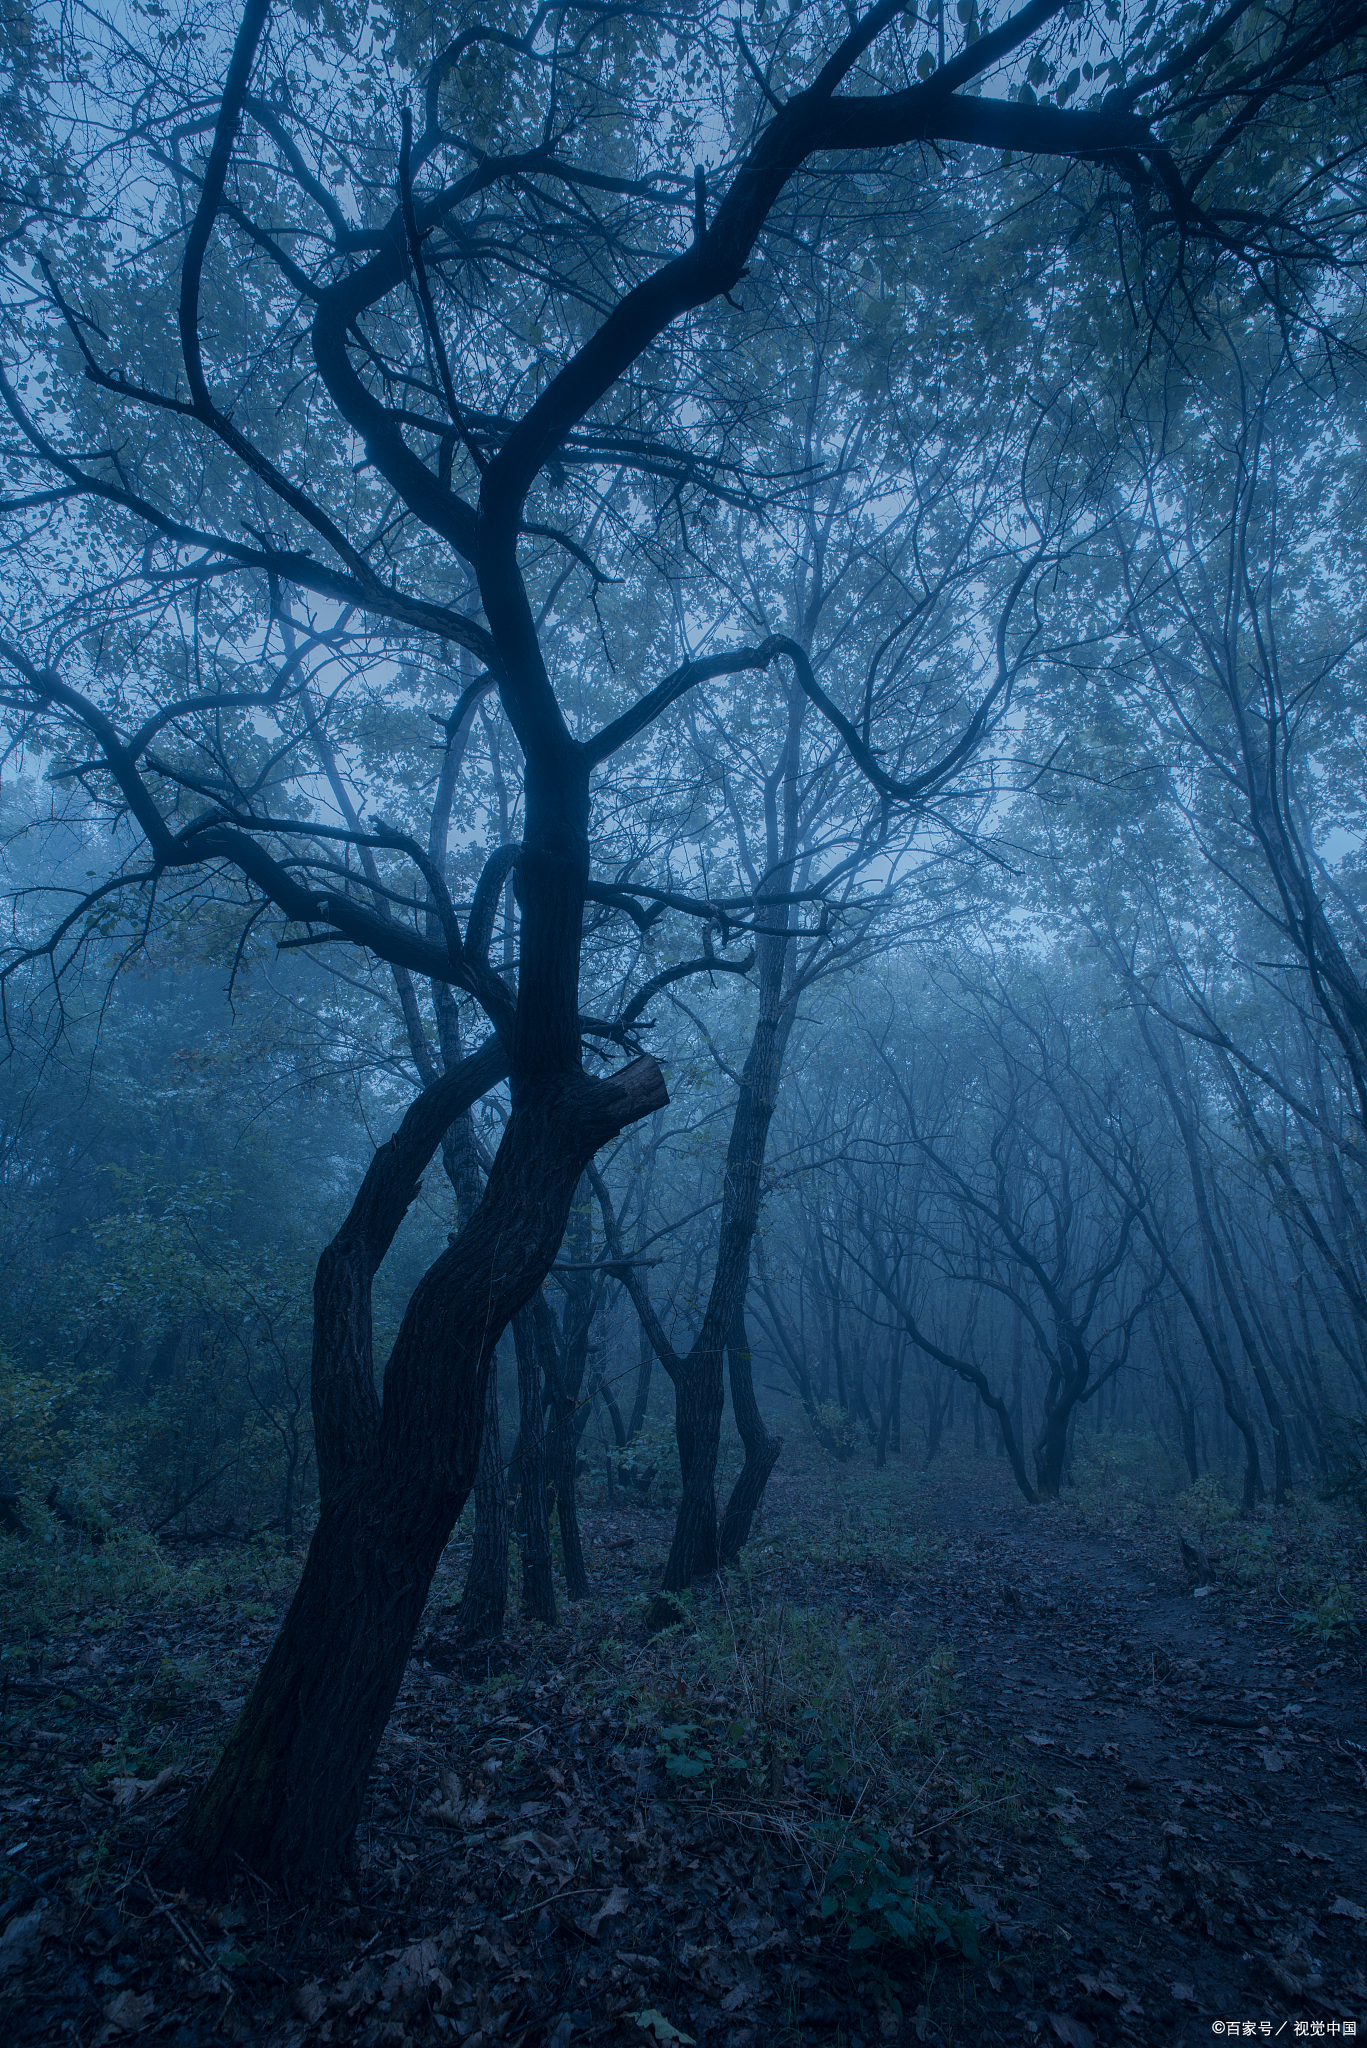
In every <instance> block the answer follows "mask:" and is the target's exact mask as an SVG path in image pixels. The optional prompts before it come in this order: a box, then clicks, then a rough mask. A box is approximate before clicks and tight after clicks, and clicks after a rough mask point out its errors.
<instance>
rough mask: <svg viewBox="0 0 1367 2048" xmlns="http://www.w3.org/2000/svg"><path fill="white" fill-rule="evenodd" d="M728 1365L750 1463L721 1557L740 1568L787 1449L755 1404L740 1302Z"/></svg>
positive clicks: (720, 1540) (724, 1527) (733, 1503)
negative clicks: (772, 1476) (771, 1477)
mask: <svg viewBox="0 0 1367 2048" xmlns="http://www.w3.org/2000/svg"><path fill="white" fill-rule="evenodd" d="M727 1363H728V1366H729V1368H730V1374H731V1406H732V1408H733V1410H734V1411H735V1417H736V1428H737V1429H738V1430H739V1432H740V1440H741V1442H742V1444H744V1446H745V1463H744V1464H743V1465H742V1466H741V1469H740V1472H739V1473H738V1475H737V1477H736V1483H735V1485H734V1486H733V1487H732V1489H731V1498H730V1499H729V1500H728V1501H727V1503H726V1512H725V1514H724V1515H723V1516H722V1519H721V1530H720V1533H719V1534H718V1537H717V1554H718V1558H719V1561H720V1562H721V1564H722V1565H723V1566H729V1565H734V1564H736V1563H737V1562H738V1560H739V1558H740V1554H741V1552H742V1550H743V1549H744V1548H745V1546H746V1544H747V1543H748V1542H749V1540H750V1528H751V1525H752V1523H753V1522H754V1519H755V1511H756V1509H757V1508H758V1506H759V1504H760V1501H761V1500H762V1499H763V1498H764V1489H765V1487H766V1486H767V1485H768V1483H769V1474H770V1473H771V1472H772V1471H773V1469H774V1466H775V1465H776V1464H777V1462H778V1454H779V1452H780V1451H781V1450H782V1449H783V1439H782V1438H781V1437H777V1436H770V1434H769V1432H768V1430H767V1429H766V1428H765V1427H764V1417H763V1416H762V1415H761V1414H760V1412H759V1403H758V1401H756V1399H755V1375H754V1361H753V1359H752V1357H751V1353H750V1339H749V1336H748V1334H747V1332H746V1328H745V1305H744V1303H743V1302H737V1304H736V1310H735V1314H734V1316H733V1317H732V1321H731V1339H730V1343H729V1344H728V1346H727Z"/></svg>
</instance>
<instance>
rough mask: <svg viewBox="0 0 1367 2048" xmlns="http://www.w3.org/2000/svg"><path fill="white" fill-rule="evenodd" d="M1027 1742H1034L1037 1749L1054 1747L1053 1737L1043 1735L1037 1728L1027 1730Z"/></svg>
mask: <svg viewBox="0 0 1367 2048" xmlns="http://www.w3.org/2000/svg"><path fill="white" fill-rule="evenodd" d="M1025 1740H1026V1741H1027V1742H1033V1744H1034V1745H1035V1748H1036V1749H1052V1748H1053V1747H1054V1738H1053V1736H1052V1735H1041V1734H1040V1732H1039V1730H1038V1729H1037V1728H1029V1729H1027V1730H1026V1733H1025Z"/></svg>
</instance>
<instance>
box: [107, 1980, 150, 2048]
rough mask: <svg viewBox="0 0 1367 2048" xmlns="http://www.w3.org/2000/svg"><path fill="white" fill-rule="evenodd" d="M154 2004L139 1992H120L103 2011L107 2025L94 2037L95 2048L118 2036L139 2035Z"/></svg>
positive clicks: (144, 1994)
mask: <svg viewBox="0 0 1367 2048" xmlns="http://www.w3.org/2000/svg"><path fill="white" fill-rule="evenodd" d="M153 2010H154V2002H153V2000H152V1999H151V1998H149V1997H148V1996H147V1995H146V1993H144V1992H140V1991H121V1992H120V1993H119V1995H118V1997H117V1998H112V1999H111V2000H110V2002H109V2004H108V2005H107V2006H106V2007H105V2009H104V2016H105V2019H106V2021H107V2022H108V2024H107V2025H106V2026H103V2027H101V2029H100V2031H99V2033H98V2034H97V2035H96V2036H95V2041H96V2048H100V2044H102V2043H103V2042H105V2041H112V2040H114V2039H116V2038H117V2036H118V2035H120V2034H139V2033H141V2032H142V2029H143V2026H144V2025H145V2023H146V2022H147V2021H148V2020H149V2019H150V2018H151V2016H152V2012H153Z"/></svg>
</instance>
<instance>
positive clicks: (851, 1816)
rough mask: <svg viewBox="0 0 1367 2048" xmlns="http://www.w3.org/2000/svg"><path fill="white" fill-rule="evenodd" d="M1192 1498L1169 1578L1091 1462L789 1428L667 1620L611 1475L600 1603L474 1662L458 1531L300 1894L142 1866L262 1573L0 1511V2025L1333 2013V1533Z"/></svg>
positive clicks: (991, 2038)
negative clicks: (1201, 1551) (1017, 1484)
mask: <svg viewBox="0 0 1367 2048" xmlns="http://www.w3.org/2000/svg"><path fill="white" fill-rule="evenodd" d="M1198 1506H1199V1502H1198ZM1191 1512H1192V1508H1191V1504H1190V1503H1188V1507H1187V1510H1186V1514H1187V1519H1186V1520H1185V1521H1183V1522H1182V1526H1183V1527H1185V1528H1187V1529H1188V1530H1189V1531H1191V1533H1193V1534H1194V1535H1196V1537H1197V1538H1198V1540H1200V1541H1201V1542H1203V1543H1204V1544H1205V1546H1206V1548H1207V1550H1208V1551H1209V1553H1210V1556H1211V1562H1212V1566H1213V1577H1214V1581H1215V1583H1214V1586H1213V1588H1212V1589H1210V1590H1208V1591H1204V1592H1202V1593H1200V1594H1199V1595H1198V1594H1196V1593H1194V1592H1193V1588H1192V1584H1191V1580H1190V1577H1189V1575H1188V1574H1187V1573H1185V1572H1184V1570H1183V1567H1182V1562H1181V1558H1180V1555H1179V1549H1178V1526H1179V1519H1180V1517H1179V1516H1178V1514H1177V1513H1176V1512H1175V1511H1173V1510H1171V1509H1169V1508H1165V1507H1164V1506H1162V1505H1161V1504H1155V1503H1154V1502H1152V1501H1148V1502H1146V1501H1145V1500H1144V1499H1142V1498H1141V1497H1139V1496H1138V1495H1136V1494H1135V1492H1134V1490H1133V1489H1131V1490H1130V1492H1128V1493H1127V1492H1126V1491H1125V1489H1124V1487H1123V1486H1122V1485H1120V1484H1119V1483H1117V1485H1116V1486H1105V1487H1101V1488H1099V1489H1098V1490H1097V1491H1096V1493H1095V1495H1091V1496H1086V1497H1084V1498H1083V1499H1082V1501H1081V1503H1080V1504H1079V1502H1077V1501H1070V1502H1069V1503H1067V1504H1065V1505H1062V1506H1058V1507H1053V1508H1046V1509H1036V1510H1030V1509H1027V1508H1026V1507H1025V1506H1024V1505H1023V1504H1021V1503H1020V1502H1019V1501H1018V1500H1017V1499H1016V1498H1015V1496H1014V1495H1013V1494H1012V1492H1011V1490H1010V1487H1009V1484H1008V1478H1007V1475H1006V1473H1005V1470H1004V1468H1003V1467H1002V1466H1001V1465H1000V1464H999V1462H998V1461H996V1460H994V1459H990V1458H978V1459H972V1458H969V1457H967V1456H958V1457H957V1458H955V1459H953V1460H951V1459H944V1460H942V1461H937V1464H936V1466H935V1467H934V1468H933V1469H932V1472H931V1473H930V1474H929V1475H920V1476H918V1475H915V1474H913V1473H911V1472H909V1471H908V1470H907V1469H906V1468H905V1466H902V1467H899V1468H897V1469H889V1470H888V1471H887V1472H884V1473H874V1472H871V1471H870V1470H869V1469H868V1467H867V1464H865V1465H864V1466H863V1468H862V1469H861V1470H854V1469H851V1468H850V1467H844V1468H837V1467H835V1466H833V1465H831V1464H830V1463H829V1462H828V1461H826V1460H825V1459H824V1458H823V1457H822V1456H821V1454H820V1453H819V1452H818V1451H817V1450H816V1448H815V1446H814V1445H812V1444H811V1443H809V1442H797V1443H790V1444H789V1445H788V1446H787V1447H786V1448H785V1453H784V1459H783V1462H782V1464H781V1465H780V1467H779V1470H778V1471H777V1473H776V1474H775V1478H774V1480H773V1482H772V1483H771V1491H770V1496H769V1499H768V1500H767V1502H766V1505H765V1509H764V1519H763V1523H762V1526H761V1527H760V1529H759V1530H758V1531H757V1532H756V1536H755V1540H754V1542H753V1544H752V1546H751V1551H750V1555H749V1558H748V1561H747V1566H746V1569H745V1570H744V1572H743V1573H741V1574H737V1575H735V1576H734V1577H733V1578H732V1579H731V1580H730V1581H729V1582H728V1583H727V1585H726V1586H725V1587H719V1586H718V1587H712V1588H707V1589H700V1590H699V1592H698V1593H697V1595H696V1597H695V1600H694V1602H693V1611H692V1613H691V1615H690V1618H689V1622H688V1624H687V1625H686V1626H684V1627H681V1628H678V1629H675V1630H672V1631H670V1632H669V1633H668V1634H666V1635H665V1636H663V1637H657V1638H656V1639H654V1640H653V1641H649V1640H647V1639H646V1637H645V1634H644V1630H643V1627H642V1616H643V1613H644V1609H645V1603H646V1593H647V1589H648V1587H649V1585H650V1583H651V1580H652V1578H653V1577H654V1576H655V1575H656V1574H657V1573H658V1569H659V1566H660V1564H661V1563H662V1561H663V1556H664V1552H665V1548H666V1544H667V1541H668V1535H669V1529H670V1518H669V1516H668V1515H667V1514H666V1513H663V1512H660V1511H657V1510H653V1509H650V1508H648V1507H643V1506H639V1505H630V1504H628V1503H627V1502H626V1501H625V1500H623V1499H622V1498H621V1497H620V1496H619V1498H618V1500H617V1501H615V1502H607V1501H602V1502H599V1503H597V1504H590V1505H588V1506H586V1508H585V1512H584V1525H585V1534H586V1539H587V1541H588V1543H589V1546H590V1556H591V1559H592V1570H593V1575H594V1582H595V1583H594V1591H593V1596H592V1597H591V1599H590V1600H588V1601H587V1602H584V1603H582V1604H581V1605H580V1606H579V1607H578V1608H577V1609H575V1610H574V1611H573V1612H571V1613H570V1614H569V1615H568V1616H567V1618H566V1619H565V1620H564V1622H563V1624H562V1625H561V1626H559V1627H557V1628H554V1629H544V1628H533V1627H530V1626H528V1625H525V1624H523V1623H520V1622H514V1623H512V1625H511V1626H510V1629H509V1633H508V1636H507V1638H506V1640H505V1641H504V1642H503V1643H501V1644H499V1645H496V1646H492V1647H489V1648H487V1649H483V1650H479V1651H474V1652H465V1653H462V1652H459V1651H458V1650H457V1648H456V1647H455V1646H454V1645H453V1644H451V1642H450V1641H449V1639H448V1637H447V1636H446V1634H445V1633H444V1630H445V1629H449V1625H450V1617H451V1614H452V1613H453V1612H454V1605H455V1600H456V1596H457V1594H458V1592H459V1586H460V1573H461V1569H462V1562H463V1561H462V1558H461V1556H460V1554H459V1553H458V1552H457V1551H455V1550H453V1553H452V1555H451V1556H450V1558H449V1560H448V1563H447V1564H446V1565H445V1566H444V1567H443V1571H442V1574H441V1575H440V1577H439V1579H438V1582H437V1585H436V1586H435V1587H434V1591H433V1597H432V1603H431V1606H430V1608H429V1614H428V1617H427V1626H426V1631H425V1635H424V1638H423V1639H422V1641H421V1642H420V1646H419V1650H418V1652H417V1653H415V1655H414V1657H413V1659H412V1661H411V1663H410V1666H409V1670H408V1674H407V1677H406V1679H405V1683H404V1687H403V1692H402V1695H401V1698H400V1701H399V1705H398V1707H397V1709H396V1712H395V1714H394V1717H393V1720H392V1723H391V1725H390V1728H389V1730H388V1732H387V1734H386V1737H385V1740H384V1744H383V1747H382V1750H381V1753H380V1758H379V1764H378V1768H377V1771H376V1774H375V1777H374V1781H373V1784H372V1787H371V1790H370V1794H369V1797H368V1801H367V1808H366V1814H365V1819H364V1822H363V1825H362V1828H361V1830H360V1833H359V1837H358V1841H357V1853H356V1858H355V1863H354V1866H353V1869H352V1871H351V1873H350V1879H349V1882H348V1883H347V1884H346V1885H340V1886H339V1887H338V1888H337V1889H336V1891H335V1892H334V1893H332V1894H330V1895H328V1896H326V1897H321V1898H318V1897H315V1898H312V1899H296V1900H291V1899H288V1898H284V1897H281V1896H279V1895H278V1894H277V1893H275V1892H274V1891H272V1890H271V1888H270V1887H268V1886H267V1885H265V1884H264V1883H262V1882H261V1881H260V1880H258V1879H257V1878H255V1877H254V1876H253V1875H252V1873H251V1872H249V1871H246V1870H244V1871H242V1872H241V1873H240V1875H239V1878H238V1881H237V1882H236V1883H235V1884H234V1886H233V1888H232V1893H231V1896H230V1897H229V1898H227V1899H226V1900H225V1899H216V1900H215V1899H207V1898H202V1897H199V1896H196V1895H194V1894H192V1893H187V1892H185V1891H177V1892H172V1891H170V1890H168V1889H166V1888H165V1887H163V1886H162V1885H159V1884H158V1882H157V1880H156V1874H155V1873H156V1871H157V1869H158V1864H157V1854H158V1851H159V1849H160V1848H161V1847H162V1846H163V1845H164V1844H165V1842H166V1841H167V1840H168V1839H170V1838H171V1836H172V1835H173V1833H174V1829H175V1824H176V1819H177V1815H178V1812H179V1810H180V1808H181V1805H182V1803H183V1801H184V1799H185V1797H186V1795H187V1788H188V1787H189V1785H190V1784H192V1783H193V1781H194V1778H195V1775H196V1773H198V1772H202V1770H203V1769H204V1768H205V1765H206V1763H207V1762H208V1760H209V1759H210V1758H211V1756H212V1754H213V1752H214V1749H215V1746H216V1744H218V1743H219V1742H221V1740H222V1737H223V1735H224V1733H225V1732H226V1730H227V1727H228V1725H229V1721H230V1717H231V1716H232V1714H233V1713H234V1712H235V1709H236V1707H237V1705H238V1703H239V1701H240V1699H241V1696H242V1695H243V1693H244V1692H245V1690H246V1687H247V1685H248V1684H249V1682H250V1680H251V1678H252V1675H253V1673H254V1671H255V1669H256V1668H257V1666H258V1665H259V1663H260V1660H261V1658H262V1656H263V1653H264V1651H265V1649H266V1647H267V1645H268V1643H269V1641H270V1639H271V1636H272V1634H273V1631H274V1629H275V1626H276V1624H277V1620H278V1616H279V1614H280V1612H281V1610H282V1608H283V1605H284V1602H285V1600H286V1599H287V1597H288V1591H289V1585H290V1580H291V1577H292V1574H293V1571H294V1570H295V1569H296V1562H292V1561H291V1560H290V1559H289V1558H288V1557H285V1556H281V1555H279V1554H278V1553H272V1552H269V1551H266V1550H263V1549H262V1548H261V1547H260V1546H249V1545H226V1544H225V1545H221V1546H219V1547H217V1548H205V1549H202V1550H200V1551H198V1552H188V1553H187V1550H186V1548H185V1547H183V1546H176V1547H175V1549H174V1551H172V1549H171V1547H170V1546H167V1548H166V1549H165V1550H164V1551H162V1552H158V1551H157V1550H156V1549H155V1547H154V1546H152V1545H151V1544H150V1543H148V1542H146V1541H138V1542H129V1543H125V1544H119V1543H116V1542H110V1543H107V1544H106V1545H104V1546H103V1548H102V1550H100V1551H96V1552H83V1553H82V1554H81V1555H79V1556H65V1557H64V1556H63V1555H62V1554H61V1552H60V1548H59V1546H57V1545H49V1546H48V1547H47V1549H46V1550H42V1546H41V1544H38V1543H34V1542H31V1543H29V1544H27V1545H19V1544H18V1543H16V1542H15V1541H14V1540H13V1539H11V1538H3V1539H0V1545H3V1550H2V1552H0V1570H2V1571H3V1577H0V1590H3V1594H4V1599H5V1609H4V1614H3V1626H4V1636H3V1648H4V1652H5V1661H4V1663H3V1666H0V1670H2V1671H3V1674H4V1682H3V1690H2V1694H0V1709H2V1711H3V1747H2V1748H0V1822H2V1824H3V1832H2V1833H0V1870H2V1871H3V1873H4V1874H3V1877H0V1886H3V1887H4V1890H3V1893H0V1901H2V1903H0V2038H3V2039H6V2040H10V2041H13V2042H15V2043H22V2044H24V2048H28V2044H40V2043H58V2042H63V2043H65V2042H74V2043H79V2044H81V2048H111V2044H118V2043H122V2042H125V2041H131V2040H133V2039H135V2038H136V2040H137V2041H138V2042H140V2043H148V2044H151V2043H165V2044H169V2048H199V2044H209V2043H218V2042H222V2041H228V2042H239V2043H242V2042H251V2043H256V2042H260V2043H263V2044H269V2048H313V2044H315V2043H317V2044H324V2043H327V2044H339V2048H340V2044H344V2043H346V2044H349V2043H356V2044H360V2048H404V2044H407V2043H414V2044H425V2043H430V2042H437V2041H449V2042H452V2043H458V2044H461V2048H492V2044H493V2043H495V2042H500V2043H504V2044H507V2048H524V2044H525V2048H572V2044H578V2043H584V2044H588V2043H599V2042H601V2043H623V2044H627V2043H635V2044H640V2048H650V2044H652V2043H653V2044H656V2048H669V2044H671V2043H674V2042H679V2043H685V2044H686V2043H687V2042H689V2041H695V2042H697V2043H699V2044H703V2048H764V2044H767V2043H771V2042H772V2043H775V2044H789V2043H791V2044H793V2048H796V2044H798V2043H801V2042H832V2043H836V2042H839V2043H841V2044H842V2048H874V2044H877V2043H882V2042H907V2043H910V2042H912V2041H916V2042H926V2041H928V2042H932V2043H943V2044H946V2048H948V2044H955V2043H959V2044H965V2043H973V2044H976V2043H992V2044H997V2043H1001V2044H1011V2048H1014V2044H1035V2043H1039V2044H1043V2048H1055V2044H1057V2043H1063V2044H1064V2048H1090V2044H1098V2048H1099V2044H1102V2043H1107V2042H1118V2043H1125V2044H1139V2048H1148V2044H1160V2043H1161V2044H1164V2048H1167V2044H1170V2043H1171V2044H1174V2048H1175V2044H1178V2043H1188V2044H1194V2043H1195V2042H1197V2041H1201V2040H1207V2039H1210V2038H1212V2037H1216V2038H1219V2037H1222V2036H1228V2035H1230V2034H1236V2033H1237V2034H1240V2035H1242V2036H1245V2037H1247V2036H1248V2035H1249V2033H1250V2029H1251V2030H1252V2031H1253V2033H1254V2034H1255V2035H1256V2036H1257V2037H1259V2038H1285V2039H1287V2040H1290V2039H1292V2038H1295V2037H1296V2036H1298V2035H1307V2036H1309V2035H1313V2036H1315V2037H1316V2038H1326V2037H1329V2036H1337V2037H1342V2036H1343V2035H1351V2033H1352V2031H1353V2029H1352V2027H1351V2026H1350V2025H1349V2024H1348V2023H1349V2022H1355V2023H1356V2027H1357V2029H1358V2031H1359V2033H1360V2034H1361V2036H1363V2037H1367V1828H1364V1820H1367V1726H1364V1720H1365V1719H1367V1717H1365V1716H1364V1711H1363V1701H1364V1699H1365V1698H1367V1684H1365V1683H1364V1679H1367V1670H1364V1662H1365V1660H1364V1649H1365V1648H1367V1644H1365V1643H1364V1639H1363V1637H1362V1636H1358V1635H1354V1634H1353V1633H1352V1632H1351V1628H1350V1621H1351V1603H1352V1598H1353V1589H1354V1587H1356V1589H1357V1597H1359V1598H1362V1597H1363V1592H1364V1588H1363V1572H1362V1566H1363V1561H1364V1560H1363V1548H1362V1531H1361V1524H1360V1522H1359V1523H1358V1525H1357V1527H1356V1529H1355V1528H1354V1526H1353V1524H1351V1523H1350V1522H1349V1521H1348V1520H1347V1519H1346V1518H1344V1517H1341V1516H1338V1515H1337V1514H1336V1513H1335V1512H1334V1511H1330V1510H1325V1509H1322V1508H1320V1507H1319V1506H1318V1505H1312V1506H1309V1507H1304V1506H1301V1507H1297V1508H1294V1509H1289V1510H1286V1511H1283V1512H1282V1513H1281V1514H1279V1515H1271V1514H1265V1515H1264V1516H1263V1517H1261V1519H1260V1520H1259V1521H1258V1522H1257V1523H1256V1524H1254V1525H1251V1526H1250V1525H1244V1524H1238V1523H1235V1522H1232V1521H1226V1522H1223V1523H1210V1524H1208V1525H1206V1526H1204V1527H1203V1528H1193V1525H1192V1522H1191V1519H1190V1516H1191ZM40 1551H41V1553H42V1554H41V1555H39V1552H40ZM187 1555H188V1556H189V1557H190V1561H189V1562H186V1561H185V1559H186V1557H187ZM1336 1588H1338V1589H1339V1590H1335V1589H1336ZM1364 1604H1367V1603H1364Z"/></svg>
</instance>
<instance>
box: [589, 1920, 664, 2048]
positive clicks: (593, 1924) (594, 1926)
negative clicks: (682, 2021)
mask: <svg viewBox="0 0 1367 2048" xmlns="http://www.w3.org/2000/svg"><path fill="white" fill-rule="evenodd" d="M630 1904H631V1893H630V1892H629V1891H628V1890H627V1888H626V1886H625V1885H623V1884H615V1885H614V1886H613V1887H612V1890H611V1891H610V1892H609V1893H608V1895H607V1897H606V1898H605V1899H604V1901H603V1903H602V1905H601V1906H600V1907H599V1908H598V1911H597V1912H596V1913H595V1914H593V1915H592V1917H591V1918H590V1920H589V1923H588V1929H589V1933H590V1934H591V1935H592V1936H593V1938H594V1940H595V1941H597V1939H598V1930H599V1928H600V1927H601V1926H602V1924H603V1922H604V1921H605V1920H616V1919H617V1918H618V1917H619V1915H621V1914H622V1913H625V1912H626V1910H627V1908H628V1906H630ZM660 2038H661V2040H663V2039H664V2036H663V2035H661V2036H660Z"/></svg>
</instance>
